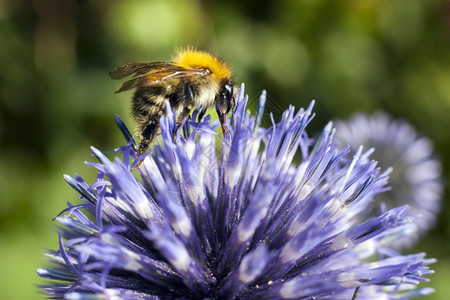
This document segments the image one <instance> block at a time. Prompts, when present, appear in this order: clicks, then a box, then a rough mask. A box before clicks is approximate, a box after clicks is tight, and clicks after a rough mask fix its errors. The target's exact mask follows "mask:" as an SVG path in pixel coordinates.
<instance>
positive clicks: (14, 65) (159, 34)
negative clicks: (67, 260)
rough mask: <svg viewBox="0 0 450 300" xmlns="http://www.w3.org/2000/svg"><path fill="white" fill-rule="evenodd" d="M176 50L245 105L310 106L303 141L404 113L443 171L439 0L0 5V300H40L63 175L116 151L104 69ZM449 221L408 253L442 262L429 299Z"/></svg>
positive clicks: (449, 65) (449, 72) (443, 3)
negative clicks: (225, 73) (211, 59)
mask: <svg viewBox="0 0 450 300" xmlns="http://www.w3.org/2000/svg"><path fill="white" fill-rule="evenodd" d="M186 45H192V46H196V47H198V48H201V49H206V50H208V51H211V52H213V53H215V54H217V55H219V56H221V57H223V58H224V59H225V60H226V61H227V62H228V63H229V64H230V65H232V67H233V70H234V73H235V76H236V81H237V82H238V83H240V82H245V83H246V87H247V89H246V91H247V92H248V93H249V95H250V99H251V103H253V105H254V103H255V102H256V99H257V97H258V95H259V93H260V92H261V90H262V89H266V90H267V91H268V96H269V102H268V105H267V106H268V108H269V110H270V111H272V112H273V113H274V115H275V118H277V117H279V115H280V113H281V112H282V111H283V110H284V109H285V108H287V106H288V105H289V104H294V105H295V106H297V107H300V106H306V105H307V104H308V103H309V102H310V101H311V100H312V99H316V101H317V102H316V107H315V112H316V113H317V117H316V119H315V120H314V121H313V124H311V126H310V128H309V131H308V132H309V133H313V132H315V131H317V130H319V129H320V128H321V127H323V125H324V124H325V123H326V122H328V121H329V120H331V119H337V118H346V117H348V116H349V115H350V114H351V113H352V112H355V111H367V112H370V111H375V110H384V111H387V112H388V113H391V114H392V115H394V116H397V117H402V118H403V119H406V120H408V121H409V122H411V123H412V124H413V125H414V126H415V127H416V128H418V130H419V131H420V132H421V133H422V134H424V135H427V136H429V137H430V138H431V139H433V141H434V143H435V146H436V148H437V150H438V151H437V152H438V153H437V154H436V155H437V156H440V157H441V158H442V160H443V163H444V172H445V174H446V178H448V175H449V174H450V156H449V155H448V153H450V134H449V132H448V130H449V128H450V118H449V114H450V51H449V50H450V1H448V0H408V1H406V0H366V1H357V0H343V1H331V0H330V1H324V0H259V1H256V0H251V1H237V0H231V1H230V0H229V1H212V0H186V1H182V0H154V1H148V0H128V1H116V0H115V1H111V0H90V1H89V0H78V1H77V0H65V1H59V0H34V1H26V0H2V1H1V2H0V66H1V69H0V149H1V155H0V190H1V195H2V196H1V201H0V257H1V258H0V263H1V265H2V266H3V268H4V270H5V271H4V272H2V275H0V290H1V291H2V296H3V297H4V298H5V299H35V298H39V296H38V295H37V294H36V290H37V289H36V287H35V286H34V284H36V283H38V282H40V281H39V280H38V278H37V277H36V275H35V271H34V270H35V268H37V267H39V266H41V265H42V264H43V260H42V253H43V250H42V247H44V246H45V247H49V248H56V246H57V241H56V235H55V234H54V232H52V230H50V228H52V226H53V224H52V223H51V222H50V220H51V219H52V218H53V217H55V216H56V215H57V214H58V213H59V212H60V211H61V210H62V209H63V208H64V207H65V202H66V201H70V202H72V203H76V195H75V192H73V191H72V190H71V189H70V188H69V187H68V185H65V183H64V182H63V179H62V174H63V173H67V174H71V175H73V174H74V173H76V172H80V173H81V175H82V176H83V177H84V178H86V179H87V180H90V181H91V182H92V181H93V180H94V178H95V171H94V170H93V169H92V168H89V167H86V166H84V165H83V164H82V162H83V161H85V160H87V161H93V158H92V157H91V156H90V149H89V146H90V145H94V146H95V147H97V148H99V149H105V150H106V149H113V148H115V147H117V146H119V145H121V144H122V143H123V141H122V138H121V134H120V132H119V131H118V130H117V129H116V128H115V125H114V119H113V114H114V113H118V114H120V115H121V116H122V117H123V118H125V120H126V121H127V123H128V124H130V126H132V125H131V124H133V121H132V120H131V119H130V118H129V116H128V115H129V101H130V100H129V98H130V96H131V94H130V93H124V94H118V95H117V94H114V91H115V90H116V89H118V87H119V84H120V83H118V82H113V81H112V80H110V79H109V76H108V72H109V70H111V69H112V68H113V67H115V66H118V65H121V64H124V63H128V62H140V61H156V60H168V59H169V58H170V55H171V53H172V52H173V49H174V48H175V47H179V46H186ZM127 117H128V118H127ZM266 122H269V120H268V118H267V120H266ZM439 153H440V154H439ZM384 167H386V166H384ZM444 180H446V179H444ZM394 188H395V187H394ZM445 201H446V203H448V202H449V196H448V193H447V195H446V199H445ZM449 218H450V211H449V210H448V209H447V205H444V206H443V211H442V213H441V215H440V217H439V224H438V226H437V227H436V228H435V229H434V230H433V231H432V232H431V233H430V234H429V235H428V236H427V237H426V238H425V239H424V241H423V242H422V243H421V244H420V245H418V246H417V249H416V250H417V251H423V250H426V251H427V252H428V254H429V256H430V257H437V258H438V259H439V262H438V263H437V264H436V265H435V266H433V268H434V269H436V270H437V274H436V275H434V276H431V278H432V282H431V283H430V284H428V286H432V287H435V288H436V290H437V292H436V293H435V294H434V295H432V296H430V297H429V299H442V298H444V295H448V294H449V293H450V287H449V286H448V284H447V282H448V280H449V274H450V257H449V256H448V253H449V250H450V239H449V236H450V235H449V233H450V222H448V220H449ZM24 282H25V284H24Z"/></svg>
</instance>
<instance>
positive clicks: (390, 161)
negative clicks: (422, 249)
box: [336, 113, 443, 246]
mask: <svg viewBox="0 0 450 300" xmlns="http://www.w3.org/2000/svg"><path fill="white" fill-rule="evenodd" d="M336 128H337V132H336V139H337V140H339V141H342V142H343V143H344V144H350V145H351V147H352V148H354V149H357V148H358V147H359V146H360V145H364V147H366V148H373V149H374V150H375V151H374V153H373V157H374V159H375V160H377V161H378V163H379V165H380V166H381V167H383V168H388V167H392V170H391V171H392V172H391V173H390V174H389V185H390V186H391V187H392V188H391V189H390V190H389V191H387V192H386V193H383V194H380V195H379V196H377V197H376V198H375V199H374V201H373V202H372V203H371V205H370V206H369V207H368V208H367V209H366V210H365V217H366V218H367V217H374V216H377V215H378V214H379V213H380V205H382V206H384V207H387V208H393V207H397V206H400V205H405V204H407V205H409V206H410V212H411V213H412V214H414V215H417V216H418V218H416V220H415V224H416V225H417V227H418V230H417V231H416V232H417V233H418V234H423V233H424V232H426V231H427V230H428V229H430V228H432V227H433V225H434V224H435V221H436V217H437V213H438V212H439V209H440V203H441V197H442V191H443V186H442V180H441V177H442V171H441V163H440V161H439V160H437V159H435V158H433V151H434V149H433V146H432V143H431V141H430V140H429V139H427V138H426V137H418V134H417V133H416V131H415V129H414V128H413V127H412V126H411V125H410V124H408V123H407V122H405V121H400V120H393V119H392V118H391V117H389V116H388V115H386V114H384V113H376V114H374V115H366V114H361V113H360V114H355V115H354V116H352V117H351V118H350V119H349V121H348V122H343V121H340V122H337V123H336ZM418 234H415V235H410V236H408V237H407V238H404V239H402V240H401V241H399V243H398V244H399V246H409V245H412V244H413V243H414V242H415V241H416V240H417V238H418Z"/></svg>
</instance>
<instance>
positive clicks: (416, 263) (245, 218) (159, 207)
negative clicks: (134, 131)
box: [38, 88, 434, 299]
mask: <svg viewBox="0 0 450 300" xmlns="http://www.w3.org/2000/svg"><path fill="white" fill-rule="evenodd" d="M246 103H247V97H245V98H244V97H243V89H242V88H241V91H240V94H239V96H238V101H237V108H236V112H235V113H234V115H233V119H234V120H230V122H229V123H228V129H229V130H230V134H228V135H225V136H223V135H222V134H217V132H216V128H217V127H218V125H219V124H218V122H213V123H212V125H210V123H211V122H210V117H209V116H207V117H206V118H205V119H204V121H203V122H201V123H197V122H194V121H192V120H196V118H195V116H194V117H193V118H192V120H187V121H185V124H184V125H183V127H182V130H180V131H182V132H183V135H180V134H179V133H175V132H174V131H175V127H176V126H175V116H174V114H173V113H172V111H171V109H170V107H168V108H167V116H166V117H162V118H161V120H160V125H161V139H162V141H161V142H160V143H157V144H156V145H155V146H154V150H153V152H152V153H150V154H149V155H147V157H145V161H144V162H143V164H142V165H141V166H140V167H139V169H138V173H136V174H134V175H133V174H132V172H131V171H130V170H131V168H132V167H133V165H134V164H136V159H135V157H134V155H135V152H134V151H133V141H132V140H131V139H130V138H131V135H130V134H129V132H128V130H127V129H126V127H125V126H124V125H123V123H121V121H120V120H119V121H118V123H119V126H120V128H121V130H122V132H123V133H124V134H125V136H126V137H127V140H129V141H130V142H129V143H128V145H127V146H125V147H121V148H120V149H118V151H116V152H118V153H120V154H115V156H120V157H121V158H119V157H116V158H115V159H113V160H110V159H109V158H107V157H106V156H105V154H104V153H102V152H101V151H99V150H97V149H95V148H93V152H94V155H95V156H96V157H97V158H98V159H99V161H100V163H89V164H90V165H92V166H94V167H95V168H97V169H98V178H97V181H96V182H95V183H93V184H92V185H89V184H87V183H86V182H85V181H84V180H83V179H81V178H80V177H78V176H77V177H76V178H72V177H70V176H66V180H67V182H68V183H69V184H70V185H71V186H72V187H73V188H74V189H75V190H77V191H78V192H79V194H80V195H81V200H82V201H83V204H80V205H72V204H70V203H69V204H68V208H67V209H66V210H65V211H64V212H63V213H62V214H61V215H60V216H58V217H57V218H56V220H57V221H58V222H59V223H61V225H62V226H61V230H60V238H59V246H60V248H59V250H57V251H52V252H50V253H48V258H49V260H51V262H52V264H51V265H50V267H49V268H47V269H38V275H39V276H41V277H45V278H47V279H50V280H51V281H50V283H49V284H48V285H47V286H43V287H42V288H43V291H44V292H45V293H46V294H47V295H49V296H50V297H54V298H65V299H202V298H209V299H280V298H285V299H352V297H353V298H354V299H379V298H380V297H382V298H383V297H384V299H398V298H409V297H414V296H420V295H424V294H428V293H430V292H431V291H432V290H431V289H428V288H422V289H416V285H417V284H418V283H419V282H421V281H427V279H425V278H423V277H422V276H424V275H427V274H430V273H432V271H430V270H429V269H428V267H427V265H428V264H430V263H432V262H434V260H433V259H424V254H411V255H405V256H403V255H400V254H399V253H397V252H395V251H392V250H390V249H389V248H388V247H387V246H388V245H387V243H388V242H389V240H392V239H395V238H397V237H400V236H403V235H406V234H409V232H410V226H411V224H410V222H411V217H410V216H409V215H408V214H407V207H398V208H393V209H391V210H388V211H386V212H385V213H383V214H382V215H380V216H377V217H374V218H372V219H370V220H367V221H365V222H363V223H358V222H356V221H357V215H358V214H359V213H360V212H361V211H363V210H364V209H365V208H366V207H367V205H368V204H369V203H368V202H369V201H370V200H371V199H372V198H373V196H374V195H376V194H378V193H379V192H381V191H383V190H384V189H385V187H386V181H387V176H386V175H384V174H380V171H379V170H378V169H377V168H376V163H375V162H374V161H369V160H367V159H366V158H365V157H362V156H361V152H358V153H356V154H355V155H354V158H353V159H352V160H350V161H349V160H346V159H345V156H346V155H347V153H348V152H349V150H348V148H344V149H340V148H339V147H338V145H337V144H336V143H333V142H332V139H333V134H334V130H332V128H331V124H329V125H327V126H326V127H325V129H324V131H323V133H322V135H321V136H320V138H319V139H318V140H317V141H316V142H315V143H313V141H312V140H311V139H310V138H308V136H307V134H306V132H305V127H306V125H307V124H308V123H309V122H310V121H311V118H312V117H313V115H312V112H311V110H312V106H313V104H311V105H310V106H309V107H308V108H307V109H306V110H305V109H300V110H299V111H298V112H295V111H294V108H293V107H291V108H289V110H288V111H286V112H285V113H284V114H283V116H282V119H281V121H279V122H278V123H276V121H275V120H273V118H272V123H273V125H272V127H270V128H268V129H265V128H261V127H260V124H259V122H260V120H261V116H262V113H263V108H264V103H265V93H263V94H262V96H261V98H260V105H259V108H258V112H257V115H256V116H252V115H251V114H250V113H249V112H248V111H246V110H245V106H246ZM194 114H195V113H194ZM230 119H231V118H230ZM233 123H234V124H233ZM174 136H175V137H176V140H177V141H178V142H177V143H174ZM139 159H141V158H139ZM293 161H299V163H298V164H296V163H294V162H293ZM130 162H131V164H130Z"/></svg>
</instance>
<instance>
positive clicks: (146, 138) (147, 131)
mask: <svg viewBox="0 0 450 300" xmlns="http://www.w3.org/2000/svg"><path fill="white" fill-rule="evenodd" d="M158 128H159V123H158V120H157V119H155V120H151V121H149V122H148V123H147V125H145V127H144V130H143V131H142V134H141V142H140V143H139V147H138V150H137V152H136V155H137V157H139V156H141V155H143V154H145V153H147V151H148V148H149V147H150V144H151V143H152V141H153V139H154V138H155V136H156V132H157V131H158ZM143 161H144V160H143V159H142V160H140V161H139V162H138V163H137V164H136V165H135V166H134V168H133V170H132V171H134V170H136V169H137V168H138V167H139V166H140V165H141V164H142V162H143Z"/></svg>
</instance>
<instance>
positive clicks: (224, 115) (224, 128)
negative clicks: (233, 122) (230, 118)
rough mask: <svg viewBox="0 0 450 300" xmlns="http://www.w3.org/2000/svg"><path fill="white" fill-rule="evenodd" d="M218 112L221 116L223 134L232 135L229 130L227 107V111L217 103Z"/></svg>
mask: <svg viewBox="0 0 450 300" xmlns="http://www.w3.org/2000/svg"><path fill="white" fill-rule="evenodd" d="M216 111H217V115H218V116H219V121H220V125H221V126H222V132H223V133H224V134H228V133H230V132H229V131H228V129H227V126H226V124H227V111H226V107H225V111H224V110H223V109H222V107H221V105H220V104H219V103H216Z"/></svg>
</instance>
